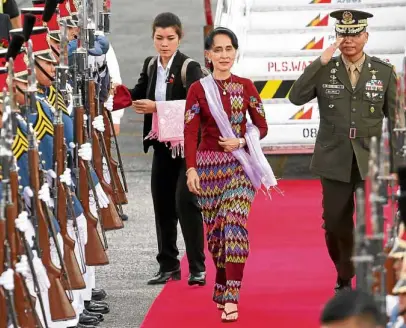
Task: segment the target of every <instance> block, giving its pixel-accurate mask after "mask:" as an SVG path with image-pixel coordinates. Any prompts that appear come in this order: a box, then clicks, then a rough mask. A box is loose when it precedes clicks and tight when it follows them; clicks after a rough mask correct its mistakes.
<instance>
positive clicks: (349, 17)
mask: <svg viewBox="0 0 406 328" xmlns="http://www.w3.org/2000/svg"><path fill="white" fill-rule="evenodd" d="M330 16H331V17H333V18H335V19H336V24H335V31H336V33H338V34H344V35H357V34H360V33H361V32H363V31H365V29H366V27H367V26H368V18H371V17H373V15H372V14H370V13H367V12H365V11H359V10H337V11H334V12H332V13H331V14H330Z"/></svg>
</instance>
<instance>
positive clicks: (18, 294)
mask: <svg viewBox="0 0 406 328" xmlns="http://www.w3.org/2000/svg"><path fill="white" fill-rule="evenodd" d="M17 215H18V212H17V206H16V205H15V204H14V203H9V204H7V205H6V223H7V238H8V242H9V245H10V250H11V263H12V267H13V269H15V265H16V263H17V243H16V233H15V229H16V227H15V219H16V217H17ZM26 291H27V288H26V286H25V280H24V278H23V277H22V276H21V275H20V274H19V273H17V272H16V271H15V270H14V301H15V302H14V304H15V308H16V313H17V319H18V323H19V325H20V326H21V328H35V327H37V324H36V323H37V318H36V315H35V308H33V307H32V302H31V299H30V297H31V295H29V294H27V292H26Z"/></svg>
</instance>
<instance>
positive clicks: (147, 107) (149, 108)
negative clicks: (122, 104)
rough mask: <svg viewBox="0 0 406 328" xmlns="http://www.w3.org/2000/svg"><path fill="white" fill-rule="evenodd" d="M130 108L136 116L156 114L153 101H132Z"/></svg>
mask: <svg viewBox="0 0 406 328" xmlns="http://www.w3.org/2000/svg"><path fill="white" fill-rule="evenodd" d="M132 107H133V108H134V110H135V112H136V113H137V114H151V113H155V112H156V105H155V101H152V100H149V99H142V100H136V101H133V105H132Z"/></svg>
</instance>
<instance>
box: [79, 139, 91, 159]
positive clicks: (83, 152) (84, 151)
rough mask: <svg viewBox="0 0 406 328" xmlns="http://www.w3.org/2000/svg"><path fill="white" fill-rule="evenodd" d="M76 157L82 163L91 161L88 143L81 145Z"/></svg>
mask: <svg viewBox="0 0 406 328" xmlns="http://www.w3.org/2000/svg"><path fill="white" fill-rule="evenodd" d="M78 155H79V157H80V158H81V159H83V160H84V161H91V160H92V145H91V144H90V143H89V142H86V143H84V144H82V145H81V146H80V148H79V150H78Z"/></svg>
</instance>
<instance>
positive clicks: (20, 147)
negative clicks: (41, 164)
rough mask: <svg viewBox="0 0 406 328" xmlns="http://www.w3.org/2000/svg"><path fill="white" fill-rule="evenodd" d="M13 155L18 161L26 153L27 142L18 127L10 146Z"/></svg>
mask: <svg viewBox="0 0 406 328" xmlns="http://www.w3.org/2000/svg"><path fill="white" fill-rule="evenodd" d="M11 148H12V150H13V155H14V157H15V158H16V159H17V160H19V159H20V157H21V156H22V155H23V154H24V153H25V152H26V151H28V140H27V137H26V136H25V135H24V133H23V132H22V131H21V129H20V127H17V134H16V136H15V138H14V141H13V145H12V147H11Z"/></svg>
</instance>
